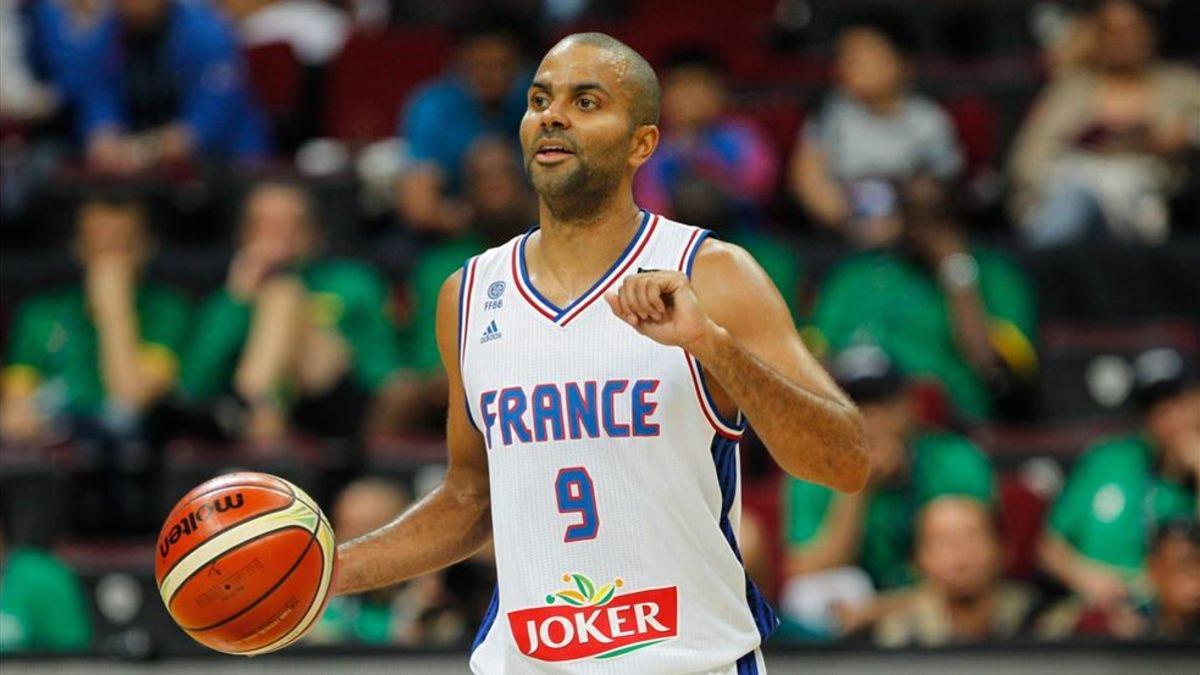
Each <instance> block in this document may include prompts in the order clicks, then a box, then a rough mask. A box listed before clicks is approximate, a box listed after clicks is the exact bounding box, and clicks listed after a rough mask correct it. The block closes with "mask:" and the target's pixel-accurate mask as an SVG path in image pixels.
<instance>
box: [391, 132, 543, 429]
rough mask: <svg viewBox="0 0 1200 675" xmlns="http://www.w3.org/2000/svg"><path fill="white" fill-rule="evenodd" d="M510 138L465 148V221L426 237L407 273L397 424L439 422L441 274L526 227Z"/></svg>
mask: <svg viewBox="0 0 1200 675" xmlns="http://www.w3.org/2000/svg"><path fill="white" fill-rule="evenodd" d="M519 156H520V153H519V152H518V151H517V150H516V149H515V148H514V147H513V144H512V141H510V140H507V139H504V138H502V137H498V136H486V137H484V138H481V139H480V140H478V141H476V142H475V143H474V144H473V145H472V146H471V149H470V150H469V151H468V152H467V156H466V158H465V159H464V162H463V163H464V166H463V183H464V184H463V198H464V200H465V201H464V203H465V204H466V207H467V212H468V213H469V214H470V223H471V224H470V227H469V228H467V229H466V230H464V231H463V232H461V233H460V234H458V235H456V236H451V237H446V238H443V239H440V240H437V241H435V242H433V243H431V244H430V245H429V246H428V247H427V248H426V249H425V250H424V251H423V252H422V253H421V256H420V258H418V260H417V261H416V263H414V265H413V268H412V271H411V272H410V274H409V277H408V284H407V291H408V303H407V304H408V306H409V308H410V310H411V311H410V313H409V317H408V321H407V322H406V323H405V324H404V326H403V327H402V336H403V340H404V345H405V349H404V353H405V365H406V366H407V367H408V370H409V375H410V378H409V386H408V388H407V390H406V395H405V396H404V397H403V404H402V405H401V406H399V411H398V412H399V415H400V417H399V420H398V425H399V426H400V427H401V428H420V429H428V430H431V431H440V430H441V428H442V426H443V425H444V424H445V404H446V396H447V394H446V386H447V384H446V377H445V373H444V372H443V371H442V361H441V357H440V356H439V355H438V346H437V336H436V334H435V324H436V321H437V297H438V293H439V292H440V291H441V288H442V284H443V283H445V281H446V277H449V276H450V275H451V274H453V273H454V272H455V271H457V270H458V269H459V268H461V267H462V266H463V263H464V262H465V261H466V260H467V259H468V258H470V257H472V256H474V255H477V254H479V253H482V252H483V251H484V250H485V249H487V248H489V247H491V246H499V245H500V244H503V243H504V242H506V241H508V240H509V239H510V238H512V237H514V236H516V235H518V234H520V233H521V232H523V231H525V230H527V229H529V226H530V225H531V224H532V223H533V222H534V220H535V219H536V210H535V206H536V202H535V201H534V200H533V196H532V192H531V191H530V189H529V183H528V182H527V181H526V180H525V176H524V174H523V173H522V172H521V164H520V162H519V161H518V159H517V157H519Z"/></svg>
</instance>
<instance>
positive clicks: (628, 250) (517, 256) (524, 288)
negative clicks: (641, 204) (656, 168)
mask: <svg viewBox="0 0 1200 675" xmlns="http://www.w3.org/2000/svg"><path fill="white" fill-rule="evenodd" d="M657 227H658V216H656V215H652V214H651V213H650V212H649V211H642V221H641V224H640V225H638V229H637V232H635V233H634V235H633V238H632V239H631V240H630V241H629V244H628V245H626V247H625V250H624V251H622V253H621V255H620V256H618V257H617V259H616V261H614V262H613V264H612V266H611V267H609V268H608V271H607V272H605V273H604V275H603V276H601V277H600V278H599V279H598V280H596V283H594V284H592V287H591V288H589V289H588V290H587V291H586V292H585V293H584V294H583V295H580V296H579V297H578V298H575V300H573V301H572V302H571V303H570V304H568V305H567V306H566V307H558V306H557V305H555V304H554V303H553V302H551V301H550V300H549V299H547V298H546V296H544V295H542V294H541V293H540V292H539V291H538V290H537V288H535V287H534V285H533V283H532V282H531V281H530V279H529V268H528V266H527V265H526V261H525V245H526V243H527V242H528V241H529V237H530V236H531V235H532V234H533V233H534V232H536V231H537V227H536V226H535V227H533V228H531V229H530V230H529V232H526V233H525V235H524V236H523V237H521V238H520V239H519V240H518V241H517V242H516V243H515V244H514V245H513V250H512V261H511V266H512V277H513V282H514V283H515V284H516V286H517V292H518V294H519V295H520V296H521V297H522V298H524V299H525V301H526V302H528V303H529V305H530V306H532V307H533V309H534V310H536V311H537V312H538V314H541V315H542V316H544V317H546V318H547V319H549V320H550V321H552V322H554V323H555V324H557V325H559V326H560V327H565V326H567V325H569V324H570V323H571V322H572V321H574V320H575V319H576V318H577V317H578V316H579V315H580V314H582V313H583V312H584V311H585V310H586V309H587V308H588V307H589V306H591V304H592V303H594V302H595V301H596V300H597V299H598V298H600V297H601V296H602V295H604V294H605V293H607V292H608V290H609V288H611V287H612V285H613V284H615V283H616V282H617V280H618V279H620V278H621V277H622V276H623V275H624V274H625V272H626V271H628V270H629V268H630V266H632V265H633V262H634V261H635V260H637V258H638V256H640V255H641V253H642V251H643V250H645V248H646V245H647V243H649V241H650V239H651V237H653V236H654V231H655V229H656V228H657Z"/></svg>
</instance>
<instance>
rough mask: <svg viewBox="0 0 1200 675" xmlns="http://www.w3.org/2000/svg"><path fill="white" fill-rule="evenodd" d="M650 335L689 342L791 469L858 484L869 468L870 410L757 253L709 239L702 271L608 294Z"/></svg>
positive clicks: (650, 278)
mask: <svg viewBox="0 0 1200 675" xmlns="http://www.w3.org/2000/svg"><path fill="white" fill-rule="evenodd" d="M606 299H607V300H608V303H609V306H610V307H611V308H612V310H613V312H614V313H616V314H617V316H619V317H621V318H622V319H624V320H625V321H626V322H627V323H629V324H630V325H631V326H633V327H634V328H635V329H636V330H638V331H639V332H640V333H642V334H643V335H646V336H647V337H650V338H651V339H653V340H656V341H657V342H660V343H662V344H668V345H676V346H680V347H683V348H684V349H685V350H687V351H688V352H689V353H691V354H692V355H693V356H695V357H696V359H697V360H698V361H699V362H700V364H701V365H702V366H703V367H704V370H705V371H706V372H707V373H709V374H710V375H711V376H712V379H715V380H716V384H717V385H719V386H718V387H714V388H713V389H714V392H713V394H714V398H715V399H716V402H717V404H718V407H720V408H722V409H732V408H736V409H740V410H741V411H742V412H743V413H744V414H745V415H746V417H747V418H749V420H750V422H751V423H752V424H753V425H754V430H755V432H756V433H757V434H758V437H759V438H760V439H762V441H763V443H764V444H765V445H766V446H767V449H768V450H769V451H770V453H771V456H772V457H774V458H775V461H776V462H778V463H779V465H780V466H781V467H783V469H784V470H785V471H787V472H788V473H790V474H792V475H794V476H797V477H799V478H803V479H805V480H809V481H813V482H816V483H821V484H823V485H828V486H829V487H832V488H834V489H837V490H841V491H844V492H857V491H859V490H860V489H862V487H863V485H864V484H865V483H866V480H867V474H868V472H869V470H870V469H869V466H868V460H867V453H866V449H865V441H864V436H863V426H862V418H861V416H860V415H859V412H858V409H857V408H856V407H855V406H854V404H853V403H852V402H851V401H850V399H849V398H848V397H847V396H846V394H845V393H843V392H842V391H841V390H840V389H839V388H838V387H837V385H836V384H834V382H833V380H832V379H831V378H830V377H829V375H828V374H827V373H826V372H825V370H824V369H823V368H822V367H821V365H820V364H819V363H818V362H817V360H816V359H815V358H814V357H813V356H812V354H810V353H809V352H808V350H807V349H806V348H805V346H804V343H803V342H802V341H801V339H800V336H799V334H798V333H797V332H796V328H795V325H794V324H793V323H792V318H791V315H790V314H789V313H788V309H787V304H786V303H785V302H784V300H783V297H782V296H780V294H779V291H778V290H777V289H776V288H775V285H774V284H772V283H771V281H770V279H769V278H768V277H767V275H766V273H765V272H764V271H763V269H762V268H761V267H759V265H758V263H757V262H755V260H754V258H752V257H751V256H750V254H749V253H747V252H746V251H745V250H743V249H742V248H740V247H738V246H734V245H732V244H728V243H725V242H720V241H713V240H706V241H705V242H704V243H703V244H702V246H701V248H700V251H699V253H698V254H697V257H696V261H695V264H694V268H693V272H692V277H691V279H689V278H688V277H687V275H686V274H684V273H683V272H678V271H654V272H646V273H642V274H636V275H632V276H630V277H627V278H626V279H625V281H624V282H623V283H622V285H621V288H620V289H619V291H617V292H614V293H610V294H609V295H608V296H606Z"/></svg>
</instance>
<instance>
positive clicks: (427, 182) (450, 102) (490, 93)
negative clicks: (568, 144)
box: [397, 17, 529, 233]
mask: <svg viewBox="0 0 1200 675" xmlns="http://www.w3.org/2000/svg"><path fill="white" fill-rule="evenodd" d="M522 46H523V40H522V37H521V33H520V31H519V28H518V27H517V26H516V25H515V24H514V23H513V22H511V21H505V20H503V19H497V18H495V17H490V18H489V19H488V20H483V19H481V20H480V21H479V23H478V24H475V25H472V26H469V27H467V29H466V30H465V31H464V32H463V34H462V37H461V41H460V43H459V45H458V49H457V56H456V65H455V68H454V70H453V71H451V72H449V73H447V74H445V75H443V76H441V77H439V78H438V79H436V80H434V81H432V82H430V83H428V84H426V85H424V86H423V87H422V88H420V89H418V90H417V91H416V92H415V93H414V94H413V96H412V99H411V100H410V102H409V104H408V106H407V108H406V110H405V111H404V114H403V116H402V119H401V122H400V128H399V134H400V136H402V137H403V138H405V139H406V140H407V141H408V152H409V156H410V158H411V161H412V163H411V165H410V166H409V167H408V168H407V169H406V170H405V171H404V173H403V174H402V175H401V176H400V179H399V181H398V184H397V199H398V210H399V213H400V216H401V217H402V218H403V219H404V221H405V222H406V223H407V224H408V225H409V226H410V227H412V228H414V229H417V230H423V231H427V232H442V233H453V232H456V231H460V230H462V229H463V228H464V227H465V226H466V224H467V222H468V221H469V220H470V213H469V209H468V208H467V207H466V206H465V205H464V203H463V202H462V201H460V200H458V199H456V198H455V196H456V195H457V194H458V192H459V190H460V187H461V184H462V173H463V170H462V167H463V158H464V157H466V155H467V151H468V150H469V149H470V147H471V145H472V144H473V143H474V142H475V141H476V140H478V139H479V138H482V137H484V136H488V135H493V134H494V135H499V136H508V137H512V136H515V135H516V133H517V127H518V126H520V123H521V117H522V115H524V114H525V107H526V105H525V95H526V91H527V89H528V87H529V71H528V69H527V68H526V67H525V64H524V62H523V61H524V59H523V58H522V56H523V55H522Z"/></svg>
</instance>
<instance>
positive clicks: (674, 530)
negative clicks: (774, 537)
mask: <svg viewBox="0 0 1200 675" xmlns="http://www.w3.org/2000/svg"><path fill="white" fill-rule="evenodd" d="M641 218H642V220H641V225H640V227H639V229H638V231H637V234H636V235H635V236H634V237H633V241H631V242H630V243H629V245H628V247H626V249H625V251H624V252H623V253H622V254H621V256H620V258H619V259H618V260H617V261H616V262H615V263H613V265H612V267H611V268H610V269H609V271H608V272H607V273H606V274H605V275H604V276H603V277H602V278H601V279H600V280H599V281H597V282H596V284H595V285H594V286H593V287H592V288H591V290H589V291H588V292H586V293H584V294H583V295H582V296H580V297H579V298H578V299H576V300H575V301H573V302H572V303H570V304H569V305H567V306H566V307H556V306H555V305H554V304H553V303H551V302H550V301H548V300H547V299H546V298H545V297H544V296H542V295H541V294H540V293H539V292H538V290H537V289H536V288H534V287H533V285H532V284H531V283H530V281H529V276H528V274H527V272H526V266H525V244H526V242H527V241H528V239H529V236H530V234H532V231H531V232H530V233H527V234H525V235H524V236H521V237H517V238H516V239H513V240H512V241H510V242H508V243H507V244H504V245H503V246H500V247H497V248H493V249H491V250H489V251H486V252H485V253H483V254H481V255H479V256H477V257H475V258H472V259H470V260H468V261H467V263H466V264H465V265H464V267H463V278H462V292H461V295H460V299H461V302H460V307H459V358H460V360H461V367H462V378H463V384H464V386H465V388H466V399H467V401H466V405H467V409H468V412H469V413H470V417H471V421H472V423H473V424H474V425H475V426H476V428H477V429H478V430H479V432H480V434H482V435H483V437H484V439H485V440H486V443H487V453H488V463H489V473H490V482H491V508H492V532H493V537H494V541H495V547H496V565H497V574H498V584H497V589H496V595H495V596H494V597H493V598H492V604H491V607H490V608H489V609H488V612H487V616H486V617H485V620H484V622H483V625H482V626H481V627H480V630H479V634H478V635H477V637H476V639H475V644H474V646H473V648H472V655H471V669H472V671H474V672H476V673H486V674H487V675H494V674H497V673H504V674H516V673H583V674H587V673H613V672H622V673H639V674H646V675H649V674H652V673H663V674H666V673H670V674H671V675H678V674H680V673H692V672H708V671H712V670H714V669H728V670H730V671H731V672H736V673H738V674H739V675H740V674H741V673H757V672H760V670H759V666H758V665H757V661H756V660H755V657H754V651H755V649H756V648H757V647H758V645H759V643H760V642H762V641H763V640H764V639H766V637H767V636H769V635H770V633H771V632H772V631H773V630H774V628H775V626H776V623H777V621H776V618H775V615H774V613H773V612H772V610H771V608H770V607H769V606H768V605H767V603H766V601H765V600H764V599H763V598H762V596H761V595H760V594H759V592H758V589H757V588H756V587H755V586H754V584H753V583H752V582H751V581H750V579H749V578H748V577H747V576H746V573H745V570H744V569H743V567H742V563H741V555H740V553H739V551H738V547H737V539H736V536H735V533H736V532H737V531H738V522H739V518H740V494H739V465H738V440H739V438H740V437H741V433H742V430H743V429H744V426H745V425H744V424H743V423H742V422H741V421H740V420H739V421H737V422H733V421H730V420H725V419H722V417H721V415H720V414H719V413H718V411H717V410H716V408H715V406H714V405H713V403H712V399H711V397H710V396H709V394H708V391H707V389H706V388H705V382H704V377H703V374H702V371H701V370H700V368H699V365H698V363H697V362H696V360H695V359H693V358H692V357H691V356H690V355H688V354H687V353H686V352H685V351H684V350H683V349H681V348H679V347H667V346H664V345H661V344H658V343H657V342H654V341H653V340H651V339H650V338H647V337H644V336H642V335H640V334H639V333H638V332H637V331H635V330H634V329H633V328H632V327H630V326H629V325H628V324H626V323H625V322H624V321H622V320H621V319H619V318H617V317H616V316H615V315H613V313H612V311H611V310H610V309H609V307H608V304H607V303H606V302H605V301H604V299H603V297H602V296H603V294H604V293H606V292H608V291H610V290H612V289H616V288H618V287H619V284H620V282H621V280H622V279H623V278H624V277H625V276H627V275H631V274H637V273H638V272H639V270H650V269H674V270H682V271H684V272H687V273H689V274H690V273H691V267H692V261H693V260H694V258H695V255H696V251H697V250H698V249H699V248H700V244H701V242H702V241H703V240H704V238H705V237H706V236H708V234H709V232H708V231H706V230H701V229H698V228H695V227H691V226H688V225H683V224H680V223H676V222H673V221H670V220H667V219H666V218H663V217H661V216H655V215H652V214H649V213H645V212H643V214H642V216H641ZM735 664H736V665H735Z"/></svg>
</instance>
